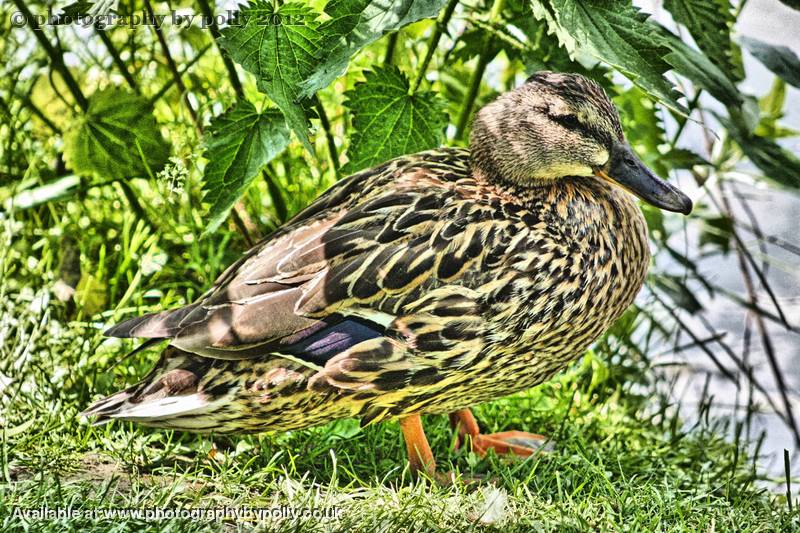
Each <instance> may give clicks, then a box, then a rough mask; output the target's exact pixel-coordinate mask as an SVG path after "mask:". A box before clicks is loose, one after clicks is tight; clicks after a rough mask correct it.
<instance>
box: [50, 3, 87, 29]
mask: <svg viewBox="0 0 800 533" xmlns="http://www.w3.org/2000/svg"><path fill="white" fill-rule="evenodd" d="M93 5H94V2H86V1H85V0H78V1H77V2H73V3H71V4H68V5H66V6H64V7H63V8H62V9H61V13H59V14H58V15H57V16H56V20H55V24H72V23H73V22H75V20H76V19H77V18H78V17H82V16H85V15H86V14H87V13H88V12H89V10H90V9H91V8H92V6H93Z"/></svg>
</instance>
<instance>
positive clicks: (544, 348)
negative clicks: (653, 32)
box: [83, 71, 692, 478]
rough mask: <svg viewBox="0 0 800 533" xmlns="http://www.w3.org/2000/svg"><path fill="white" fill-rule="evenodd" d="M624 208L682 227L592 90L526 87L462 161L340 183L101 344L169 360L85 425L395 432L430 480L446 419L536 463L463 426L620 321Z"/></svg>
mask: <svg viewBox="0 0 800 533" xmlns="http://www.w3.org/2000/svg"><path fill="white" fill-rule="evenodd" d="M636 197H638V198H639V199H641V200H643V201H644V202H647V203H649V204H651V205H653V206H655V207H658V208H661V209H664V210H667V211H672V212H677V213H682V214H684V215H688V214H689V213H690V211H691V209H692V202H691V200H690V199H689V198H688V197H687V196H686V195H685V194H684V193H683V192H681V191H680V190H679V189H678V188H676V187H675V186H673V185H671V184H670V183H668V182H667V181H665V180H663V179H661V178H659V177H658V176H656V175H655V173H654V172H652V171H651V170H650V169H648V168H647V166H646V165H645V164H644V163H643V162H642V160H641V159H640V158H639V157H638V156H637V155H636V154H635V153H634V151H633V150H632V148H631V146H630V145H629V144H628V143H627V142H626V140H625V137H624V134H623V130H622V126H621V123H620V118H619V114H618V112H617V109H616V108H615V106H614V104H613V103H612V101H611V100H610V99H609V97H608V95H607V94H606V93H605V91H604V90H603V89H602V88H601V87H600V86H599V85H598V84H597V83H596V82H594V81H591V80H589V79H587V78H585V77H583V76H581V75H577V74H571V73H557V72H549V71H543V72H537V73H535V74H534V75H532V76H531V77H530V78H528V79H527V80H526V81H525V82H524V83H522V84H521V85H519V86H518V87H517V88H515V89H513V90H511V91H509V92H506V93H504V94H502V95H500V96H499V97H497V98H496V99H495V100H493V101H492V102H490V103H488V104H486V105H485V106H483V107H482V108H481V109H480V110H479V111H478V112H477V113H476V115H475V117H474V119H473V123H472V128H471V132H470V137H469V146H468V148H453V147H446V148H440V149H434V150H428V151H423V152H420V153H416V154H412V155H405V156H402V157H398V158H396V159H393V160H391V161H388V162H385V163H383V164H380V165H378V166H376V167H374V168H370V169H367V170H363V171H360V172H358V173H356V174H353V175H351V176H349V177H347V178H343V179H342V180H340V181H338V182H337V183H336V184H334V185H333V186H332V187H331V188H330V189H328V190H327V191H326V192H324V193H323V194H321V195H320V196H319V197H318V198H317V199H316V200H314V201H313V202H312V203H311V204H310V205H309V206H308V207H306V208H305V209H303V210H302V211H300V212H299V213H298V214H297V215H296V216H295V217H294V218H292V219H291V220H289V221H288V222H287V223H285V224H284V225H283V226H282V227H280V228H279V229H277V230H276V231H275V232H274V233H273V234H271V235H269V236H268V237H266V238H265V239H264V240H262V241H261V242H259V243H258V244H256V245H255V246H254V247H253V248H252V249H250V250H249V251H247V252H246V253H245V254H244V255H243V256H242V257H241V258H240V259H238V260H237V261H236V262H234V263H233V264H232V265H231V266H230V267H229V268H227V270H225V271H224V272H223V273H222V274H221V275H220V276H219V278H218V279H217V280H216V282H215V283H214V284H213V286H212V287H211V288H210V289H209V290H208V291H207V292H206V293H204V294H203V295H202V296H201V297H200V298H198V299H197V300H196V301H194V302H193V303H190V304H189V305H186V306H185V307H181V308H177V309H169V310H164V311H161V312H156V313H152V314H147V315H143V316H139V317H134V318H131V319H128V320H126V321H124V322H121V323H119V324H117V325H115V326H113V327H111V328H110V329H108V330H107V331H106V332H105V335H107V336H110V337H120V338H143V339H147V341H146V342H145V344H144V345H143V346H151V345H154V344H158V343H167V344H166V346H165V348H164V349H163V352H162V354H161V357H160V359H159V361H158V363H157V364H156V365H155V367H154V368H153V369H152V371H151V372H150V373H149V374H148V375H146V376H145V377H144V379H142V380H141V381H140V382H139V383H137V384H135V385H132V386H130V387H128V388H126V389H125V390H122V391H120V392H117V393H116V394H112V395H111V396H108V397H106V398H103V399H100V400H98V401H96V402H95V403H93V404H92V405H91V406H89V407H88V408H87V409H86V411H84V413H83V414H84V415H86V416H89V417H92V418H93V419H94V423H95V424H104V423H107V422H110V421H113V420H124V421H133V422H136V423H138V424H141V425H144V426H150V427H156V428H169V429H174V430H182V431H188V432H199V433H214V434H226V433H260V432H266V431H289V430H297V429H302V428H307V427H311V426H316V425H320V424H325V423H328V422H331V421H333V420H337V419H343V418H356V419H360V421H361V425H362V426H367V425H370V424H376V423H380V422H384V421H388V420H394V419H397V420H399V425H400V429H401V432H402V435H403V437H404V440H405V447H406V451H407V455H408V463H409V465H410V470H411V471H412V472H413V473H415V474H424V475H428V476H430V477H431V478H435V477H436V476H440V475H441V473H439V472H437V470H436V462H435V459H434V457H433V453H432V452H431V448H430V446H429V443H428V440H427V437H426V435H425V431H424V428H423V425H422V418H421V417H422V416H423V415H436V414H448V415H449V418H450V422H451V423H452V426H453V428H454V429H455V431H456V433H457V437H456V439H457V445H462V444H465V445H468V446H469V447H470V449H471V450H472V451H474V452H475V453H478V454H486V453H489V451H490V450H492V451H494V453H497V454H510V455H512V456H520V457H527V456H530V455H532V454H535V453H537V451H539V450H541V448H542V445H543V443H544V442H545V437H543V436H541V435H538V434H535V433H529V432H525V431H504V432H500V433H494V434H485V433H482V432H481V430H480V426H479V424H478V422H477V420H476V419H475V417H474V416H473V414H472V412H471V408H472V407H474V406H476V405H478V404H481V403H484V402H488V401H492V400H495V399H497V398H500V397H504V396H507V395H510V394H513V393H516V392H519V391H522V390H525V389H529V388H531V387H534V386H536V385H538V384H541V383H543V382H546V381H547V380H549V379H551V378H552V377H553V376H554V375H555V374H556V373H558V372H559V371H561V370H563V369H564V368H565V367H566V366H567V365H568V364H569V363H570V362H571V361H573V360H575V359H576V358H578V357H580V356H581V355H582V354H583V353H584V352H585V351H586V350H587V348H588V347H590V346H591V344H592V343H593V342H594V341H595V340H596V339H597V338H598V337H600V336H601V335H602V334H603V333H604V332H605V331H606V330H607V329H608V328H609V327H610V326H611V325H612V324H613V323H614V321H615V320H616V319H617V318H618V317H619V316H620V315H621V314H622V313H623V312H624V311H625V310H626V308H628V306H630V305H631V303H632V302H633V300H634V297H635V296H636V294H637V293H638V292H639V290H640V289H641V287H642V284H643V282H644V279H645V275H646V272H647V269H648V265H649V262H650V252H649V244H648V238H647V226H646V222H645V219H644V217H643V214H642V211H641V210H640V207H639V204H638V201H637V198H636Z"/></svg>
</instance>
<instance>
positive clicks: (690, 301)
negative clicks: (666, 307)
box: [650, 274, 703, 314]
mask: <svg viewBox="0 0 800 533" xmlns="http://www.w3.org/2000/svg"><path fill="white" fill-rule="evenodd" d="M650 279H651V280H652V281H651V282H652V283H653V285H655V286H656V287H658V288H659V289H661V291H662V292H664V294H666V295H667V296H668V297H669V299H670V300H672V303H674V304H675V305H677V306H678V307H680V308H681V309H685V310H686V311H688V312H689V313H690V314H695V313H697V312H698V311H702V310H703V304H701V303H700V301H699V300H698V299H697V297H696V296H695V293H694V291H692V290H691V289H689V287H687V286H686V284H685V283H684V281H683V278H681V277H680V276H673V275H671V274H659V275H651V276H650Z"/></svg>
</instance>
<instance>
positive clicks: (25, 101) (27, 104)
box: [20, 95, 61, 135]
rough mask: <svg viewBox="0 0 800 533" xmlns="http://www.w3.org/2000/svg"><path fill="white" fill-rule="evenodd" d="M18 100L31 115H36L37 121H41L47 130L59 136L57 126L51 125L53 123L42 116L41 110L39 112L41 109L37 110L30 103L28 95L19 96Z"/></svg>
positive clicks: (59, 130) (59, 132)
mask: <svg viewBox="0 0 800 533" xmlns="http://www.w3.org/2000/svg"><path fill="white" fill-rule="evenodd" d="M20 100H22V104H23V105H24V106H25V107H27V108H28V109H30V110H31V111H32V112H33V114H34V115H36V116H37V117H39V120H41V121H42V122H43V123H44V124H45V126H47V127H48V128H50V129H51V130H53V133H56V134H58V135H60V134H61V129H60V128H59V127H58V126H56V125H55V124H54V123H53V121H52V120H50V119H49V118H47V116H45V114H44V113H42V110H41V109H39V108H38V107H36V104H34V103H33V102H32V101H31V99H30V96H28V95H25V96H21V98H20Z"/></svg>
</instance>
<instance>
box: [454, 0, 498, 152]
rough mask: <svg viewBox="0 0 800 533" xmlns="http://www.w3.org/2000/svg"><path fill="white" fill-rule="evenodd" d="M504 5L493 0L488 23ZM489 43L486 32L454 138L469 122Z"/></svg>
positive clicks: (462, 105)
mask: <svg viewBox="0 0 800 533" xmlns="http://www.w3.org/2000/svg"><path fill="white" fill-rule="evenodd" d="M504 5H505V1H504V0H494V3H493V4H492V10H491V11H490V12H489V23H490V24H492V23H495V22H497V20H498V19H499V17H500V14H501V13H502V11H503V6H504ZM491 44H492V36H491V35H490V34H488V33H487V35H486V37H484V39H483V47H482V48H481V53H480V55H479V56H478V64H477V65H476V66H475V71H474V72H473V73H472V78H471V79H470V82H469V89H468V90H467V94H466V95H465V96H464V102H463V103H462V104H461V113H460V114H459V115H458V122H457V124H456V136H455V138H456V139H457V140H460V139H463V138H464V131H465V130H466V129H467V123H468V122H469V117H470V115H471V113H472V106H473V105H475V99H476V98H477V97H478V90H479V89H480V87H481V79H482V78H483V72H484V71H485V70H486V66H487V65H488V64H489V61H490V60H491V57H490V56H489V52H490V49H491Z"/></svg>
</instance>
